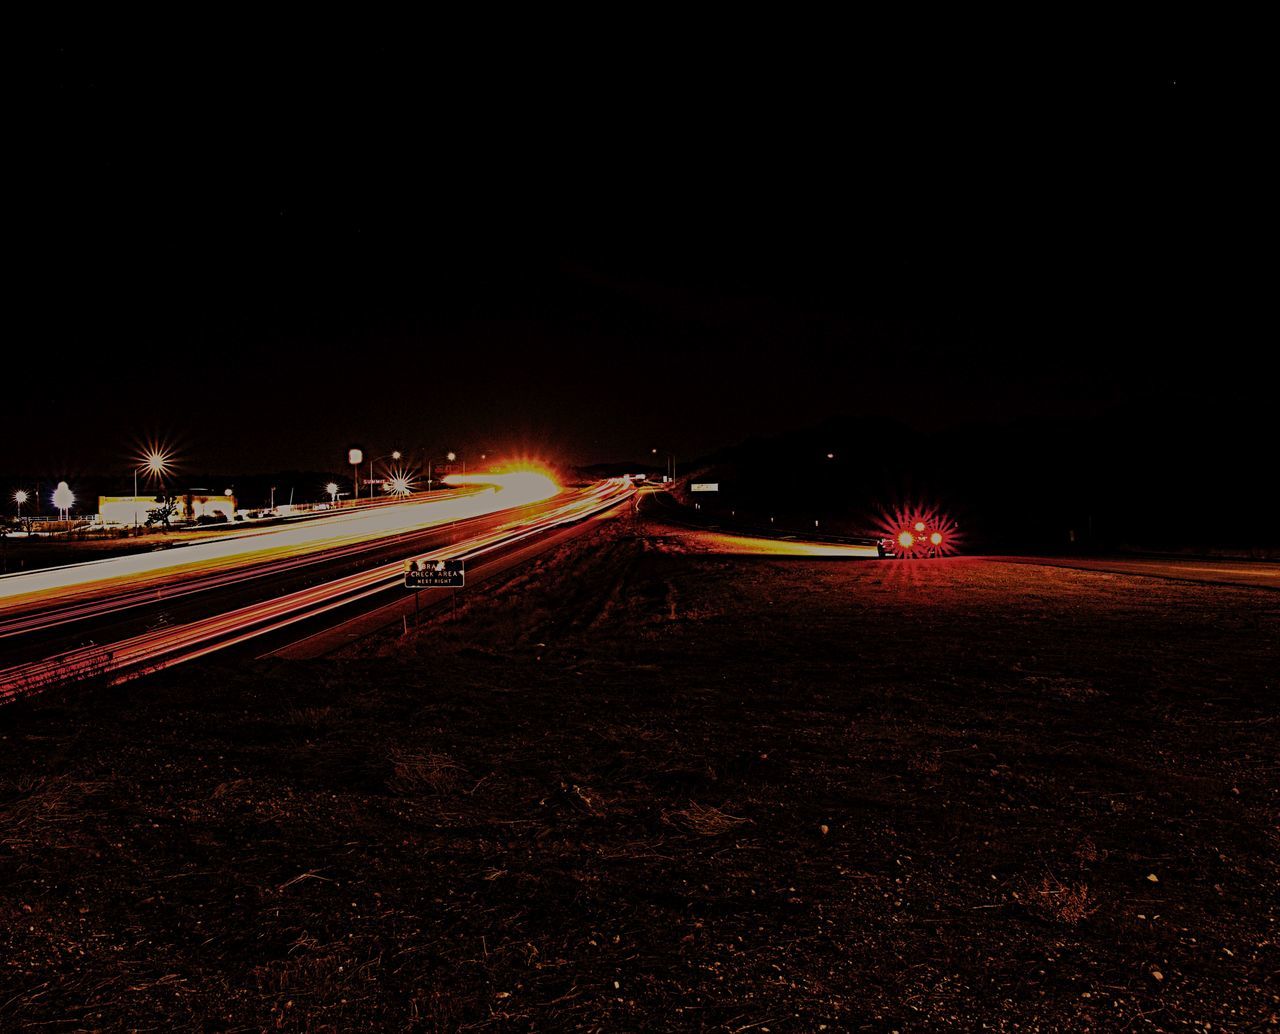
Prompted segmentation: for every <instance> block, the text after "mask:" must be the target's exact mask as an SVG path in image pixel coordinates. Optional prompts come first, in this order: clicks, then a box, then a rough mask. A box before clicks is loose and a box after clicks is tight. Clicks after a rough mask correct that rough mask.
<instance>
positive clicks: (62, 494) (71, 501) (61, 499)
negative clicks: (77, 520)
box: [50, 481, 76, 510]
mask: <svg viewBox="0 0 1280 1034" xmlns="http://www.w3.org/2000/svg"><path fill="white" fill-rule="evenodd" d="M50 500H51V501H52V503H53V505H54V508H55V509H58V510H70V509H71V507H73V506H75V505H76V494H75V493H74V492H73V491H71V488H70V486H68V484H67V483H66V482H65V481H59V482H58V487H57V488H55V489H54V490H53V495H52V496H50Z"/></svg>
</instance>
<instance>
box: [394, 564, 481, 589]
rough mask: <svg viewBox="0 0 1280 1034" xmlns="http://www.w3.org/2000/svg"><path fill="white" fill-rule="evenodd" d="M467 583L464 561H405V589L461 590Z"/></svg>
mask: <svg viewBox="0 0 1280 1034" xmlns="http://www.w3.org/2000/svg"><path fill="white" fill-rule="evenodd" d="M466 583H467V572H466V561H465V560H407V561H405V568H404V587H405V588H406V589H461V588H462V587H463V586H464V585H466Z"/></svg>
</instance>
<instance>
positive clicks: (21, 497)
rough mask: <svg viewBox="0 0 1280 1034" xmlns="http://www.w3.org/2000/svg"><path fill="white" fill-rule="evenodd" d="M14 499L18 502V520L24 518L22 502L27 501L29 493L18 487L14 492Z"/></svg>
mask: <svg viewBox="0 0 1280 1034" xmlns="http://www.w3.org/2000/svg"><path fill="white" fill-rule="evenodd" d="M13 501H14V502H15V503H17V504H18V520H22V504H23V503H25V502H26V501H27V493H26V492H24V491H23V490H22V489H21V488H20V489H18V490H17V491H16V492H14V493H13Z"/></svg>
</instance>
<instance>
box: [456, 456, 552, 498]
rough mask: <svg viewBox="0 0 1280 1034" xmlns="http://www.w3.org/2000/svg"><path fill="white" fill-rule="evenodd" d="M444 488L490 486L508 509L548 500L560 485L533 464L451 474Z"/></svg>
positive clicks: (544, 469)
mask: <svg viewBox="0 0 1280 1034" xmlns="http://www.w3.org/2000/svg"><path fill="white" fill-rule="evenodd" d="M444 482H445V484H447V485H458V486H461V485H478V486H483V487H492V488H493V490H494V491H495V492H500V493H502V498H503V502H504V504H505V505H508V506H523V505H525V504H528V503H539V502H542V500H544V499H550V498H551V497H552V496H554V495H556V494H558V493H559V492H560V486H559V485H558V484H557V483H556V480H555V478H554V477H552V476H551V474H550V472H549V471H547V470H546V468H541V469H539V468H538V467H536V466H534V465H532V464H524V463H519V464H503V465H502V466H501V467H499V468H498V469H497V470H494V471H485V472H484V473H481V474H450V475H448V476H447V477H446V478H444Z"/></svg>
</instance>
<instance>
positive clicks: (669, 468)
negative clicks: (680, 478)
mask: <svg viewBox="0 0 1280 1034" xmlns="http://www.w3.org/2000/svg"><path fill="white" fill-rule="evenodd" d="M649 453H650V455H653V456H656V455H658V450H657V449H650V450H649ZM662 469H663V470H664V471H665V473H664V475H663V476H664V477H666V478H667V479H668V480H670V481H675V479H676V458H675V455H674V454H673V453H670V452H668V453H667V462H666V463H665V464H664V465H663V468H662Z"/></svg>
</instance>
